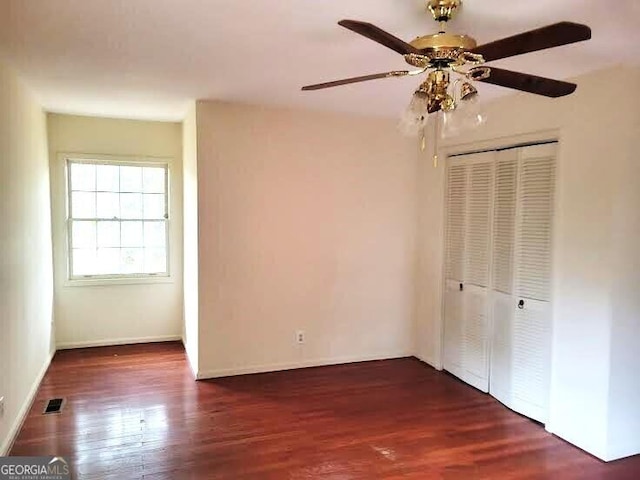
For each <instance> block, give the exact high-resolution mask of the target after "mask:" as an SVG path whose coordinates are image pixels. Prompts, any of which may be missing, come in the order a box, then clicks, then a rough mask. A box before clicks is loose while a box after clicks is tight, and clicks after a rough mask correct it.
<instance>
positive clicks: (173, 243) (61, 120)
mask: <svg viewBox="0 0 640 480" xmlns="http://www.w3.org/2000/svg"><path fill="white" fill-rule="evenodd" d="M48 131H49V150H50V161H51V192H52V212H53V232H54V262H55V263H54V265H55V316H56V340H57V345H58V347H59V348H70V347H79V346H91V345H103V344H115V343H130V342H138V341H155V340H168V339H178V338H180V337H181V336H182V316H183V313H182V289H183V286H182V213H183V212H182V129H181V125H180V124H179V123H164V122H145V121H135V120H118V119H108V118H93V117H79V116H71V115H58V114H49V116H48ZM61 153H77V154H89V155H91V154H96V155H107V156H110V157H113V158H116V159H119V158H124V159H131V160H136V161H144V160H145V159H152V160H153V159H158V158H159V159H162V160H164V159H166V161H168V162H169V168H170V191H169V195H170V219H171V220H170V234H169V239H170V244H169V248H170V255H171V258H170V271H171V278H170V281H169V282H165V283H141V284H119V283H117V282H116V283H109V282H104V281H101V282H98V284H97V285H81V286H77V285H73V286H72V285H70V284H68V282H67V254H66V246H67V240H66V238H67V237H66V223H65V216H66V214H65V205H66V192H65V176H64V159H63V158H62V157H61V156H60V154H61Z"/></svg>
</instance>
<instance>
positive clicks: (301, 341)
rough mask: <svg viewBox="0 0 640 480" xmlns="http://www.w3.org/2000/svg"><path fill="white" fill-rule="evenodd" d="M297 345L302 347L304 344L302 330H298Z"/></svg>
mask: <svg viewBox="0 0 640 480" xmlns="http://www.w3.org/2000/svg"><path fill="white" fill-rule="evenodd" d="M296 343H298V344H299V345H302V344H303V343H304V332H303V331H302V330H298V331H297V332H296Z"/></svg>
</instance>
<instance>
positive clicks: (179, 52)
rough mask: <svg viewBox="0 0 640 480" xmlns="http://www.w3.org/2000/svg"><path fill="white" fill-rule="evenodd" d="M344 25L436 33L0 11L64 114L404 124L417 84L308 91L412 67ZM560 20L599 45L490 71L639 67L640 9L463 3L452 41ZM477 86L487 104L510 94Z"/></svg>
mask: <svg viewBox="0 0 640 480" xmlns="http://www.w3.org/2000/svg"><path fill="white" fill-rule="evenodd" d="M343 18H352V19H357V20H363V21H369V22H371V23H375V24H376V25H378V26H380V27H381V28H384V29H385V30H388V31H389V32H391V33H393V34H395V35H397V36H399V37H401V38H403V39H405V40H407V41H409V40H411V39H412V38H413V37H416V36H418V35H423V34H427V33H433V32H434V31H435V30H436V27H437V25H436V24H435V23H434V22H433V20H431V18H430V16H429V15H428V14H427V12H426V10H425V6H424V0H322V1H320V0H0V58H3V59H4V60H5V61H6V62H8V63H9V64H11V65H13V66H14V67H15V68H16V69H18V70H19V71H20V72H21V74H22V76H23V77H24V79H25V81H26V82H27V83H28V84H29V85H30V86H31V87H32V89H33V90H34V91H35V92H36V94H37V95H38V97H39V99H40V101H41V102H42V103H43V105H44V107H45V108H46V109H47V110H50V111H56V112H66V113H78V114H87V115H104V116H115V117H129V118H150V119H158V120H179V119H181V118H182V116H183V114H184V111H185V106H186V104H187V102H188V101H189V100H190V99H196V98H209V99H221V100H227V101H240V102H244V103H260V104H269V105H283V106H292V107H301V108H316V109H327V110H337V111H349V112H358V113H364V114H374V115H389V116H395V115H397V114H398V113H399V112H400V111H402V110H403V109H404V107H405V104H406V102H407V101H408V99H409V96H410V93H411V92H412V90H413V88H414V86H415V85H416V84H417V83H419V80H417V79H415V78H413V79H407V78H404V79H385V80H379V81H375V82H369V83H362V84H359V85H353V86H346V87H339V88H335V89H330V90H324V91H316V92H304V93H303V92H301V91H300V87H301V86H302V85H305V84H310V83H318V82H321V81H326V80H335V79H339V78H344V77H349V76H355V75H362V74H368V73H377V72H383V71H387V70H394V69H404V68H405V67H407V66H406V64H404V62H403V59H402V57H401V56H400V55H398V54H396V53H395V52H393V51H391V50H388V49H386V48H384V47H382V46H380V45H377V44H376V43H374V42H372V41H370V40H367V39H365V38H364V37H360V36H359V35H357V34H355V33H353V32H350V31H348V30H346V29H344V28H341V27H339V26H338V25H337V24H336V22H337V21H338V20H340V19H343ZM561 20H570V21H574V22H580V23H586V24H587V25H589V26H591V28H592V30H593V37H594V38H593V39H592V40H590V41H588V42H583V43H579V44H575V45H569V46H565V47H560V48H556V49H553V50H548V51H544V52H536V53H533V54H528V55H524V56H520V57H516V58H511V59H506V60H503V61H499V62H496V63H495V64H496V65H497V66H498V65H499V66H501V67H504V68H509V69H513V70H519V71H525V72H529V73H534V74H538V75H543V76H550V77H554V78H559V79H564V78H568V77H571V76H575V75H578V74H582V73H586V72H589V71H593V70H597V69H600V68H603V67H605V66H607V65H611V64H615V63H622V62H633V63H635V64H638V63H640V48H638V45H639V44H640V1H638V0H618V1H616V2H612V1H603V0H555V1H551V0H536V1H533V0H526V1H525V0H522V1H513V0H465V4H464V8H463V10H462V12H461V14H460V15H459V16H458V17H457V19H456V20H454V22H452V25H451V30H455V31H457V32H459V33H468V34H470V35H472V36H474V37H475V38H476V39H477V40H478V43H486V42H489V41H492V40H495V39H498V38H501V37H504V36H507V35H512V34H515V33H520V32H522V31H525V30H530V29H533V28H537V27H540V26H544V25H547V24H550V23H555V22H557V21H561ZM481 87H482V90H481V93H482V96H483V98H484V100H485V101H486V100H487V99H489V98H495V96H496V95H500V94H505V93H508V90H506V89H501V88H498V87H493V86H491V85H486V86H485V85H482V86H481ZM544 101H551V100H544Z"/></svg>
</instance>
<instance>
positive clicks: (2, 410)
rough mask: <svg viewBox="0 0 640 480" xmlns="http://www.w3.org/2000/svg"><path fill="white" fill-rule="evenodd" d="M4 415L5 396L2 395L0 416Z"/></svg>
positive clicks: (0, 398)
mask: <svg viewBox="0 0 640 480" xmlns="http://www.w3.org/2000/svg"><path fill="white" fill-rule="evenodd" d="M3 415H4V397H0V417H1V416H3Z"/></svg>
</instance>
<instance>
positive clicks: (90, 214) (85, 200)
mask: <svg viewBox="0 0 640 480" xmlns="http://www.w3.org/2000/svg"><path fill="white" fill-rule="evenodd" d="M71 218H96V194H95V193H86V192H73V193H71Z"/></svg>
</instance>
